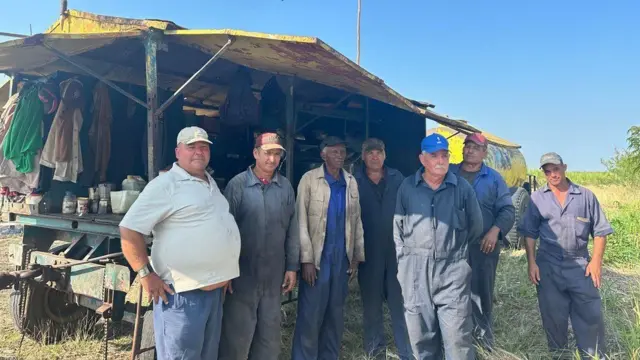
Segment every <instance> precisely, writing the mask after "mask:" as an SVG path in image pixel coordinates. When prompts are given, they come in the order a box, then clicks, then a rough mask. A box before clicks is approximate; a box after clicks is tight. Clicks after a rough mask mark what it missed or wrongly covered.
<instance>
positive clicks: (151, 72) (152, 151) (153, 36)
mask: <svg viewBox="0 0 640 360" xmlns="http://www.w3.org/2000/svg"><path fill="white" fill-rule="evenodd" d="M158 36H159V35H158V34H157V33H156V32H155V31H152V32H150V33H149V36H148V37H147V40H146V42H145V63H146V84H147V176H148V179H149V181H151V179H153V178H154V177H155V176H156V166H157V165H156V146H155V145H156V143H155V140H156V133H157V131H158V113H157V112H156V108H157V106H158V64H157V58H156V55H157V52H158V42H159V39H158Z"/></svg>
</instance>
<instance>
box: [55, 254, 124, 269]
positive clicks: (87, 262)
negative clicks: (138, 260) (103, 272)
mask: <svg viewBox="0 0 640 360" xmlns="http://www.w3.org/2000/svg"><path fill="white" fill-rule="evenodd" d="M123 255H124V254H123V253H122V252H117V253H113V254H107V255H102V256H97V257H94V258H91V259H88V260H84V261H80V262H73V263H68V264H59V265H53V266H51V268H52V269H64V268H68V267H72V266H76V265H84V264H90V263H95V262H99V261H102V260H107V259H113V258H116V257H120V256H123Z"/></svg>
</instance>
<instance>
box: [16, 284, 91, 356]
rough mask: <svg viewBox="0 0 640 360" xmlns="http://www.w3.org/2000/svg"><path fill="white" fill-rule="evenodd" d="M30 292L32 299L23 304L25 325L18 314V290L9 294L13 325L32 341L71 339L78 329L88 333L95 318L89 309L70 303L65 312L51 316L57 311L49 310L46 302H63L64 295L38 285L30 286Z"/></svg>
mask: <svg viewBox="0 0 640 360" xmlns="http://www.w3.org/2000/svg"><path fill="white" fill-rule="evenodd" d="M28 286H29V291H30V292H33V296H30V299H31V300H29V299H27V301H26V302H25V309H26V319H25V320H26V322H25V324H24V327H23V324H22V314H20V298H21V294H20V291H17V290H14V291H12V292H11V294H10V295H9V308H10V312H11V318H12V320H13V325H14V326H15V327H16V329H18V331H20V332H21V333H23V332H24V334H25V335H26V336H28V337H30V338H31V339H33V340H35V341H38V342H43V343H44V344H53V343H57V342H60V341H61V340H62V339H64V338H65V337H67V336H73V335H75V334H76V333H77V331H78V330H86V331H87V332H88V331H90V330H91V328H92V327H93V325H94V324H95V321H93V320H96V321H97V315H95V313H93V312H92V311H91V310H89V309H87V308H84V307H82V306H79V305H75V304H69V305H65V306H69V307H68V308H67V309H65V311H64V313H62V312H57V314H55V316H52V315H51V314H53V313H54V311H56V310H55V309H50V310H49V311H47V309H48V308H49V305H48V304H47V303H46V302H47V301H49V302H51V301H55V302H58V304H60V303H61V302H64V295H65V294H64V293H62V292H60V291H57V290H55V289H52V288H47V287H46V286H44V285H40V284H30V285H28Z"/></svg>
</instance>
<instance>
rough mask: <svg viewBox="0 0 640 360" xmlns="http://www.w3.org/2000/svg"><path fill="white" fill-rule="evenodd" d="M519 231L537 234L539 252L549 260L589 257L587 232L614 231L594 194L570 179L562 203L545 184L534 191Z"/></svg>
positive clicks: (595, 233)
mask: <svg viewBox="0 0 640 360" xmlns="http://www.w3.org/2000/svg"><path fill="white" fill-rule="evenodd" d="M518 231H519V232H520V233H521V234H523V235H524V236H526V237H529V238H532V239H537V238H540V247H539V253H538V256H544V257H545V258H546V259H549V260H565V259H571V258H577V257H588V256H589V254H588V249H587V243H588V241H589V237H590V236H594V237H595V236H607V235H610V234H612V233H613V229H612V228H611V225H610V224H609V222H608V221H607V218H606V216H605V214H604V211H602V208H601V207H600V203H599V202H598V199H597V198H596V196H595V195H594V194H593V193H592V192H591V191H590V190H589V189H587V188H584V187H582V186H579V185H576V184H574V183H572V182H569V193H568V194H567V198H566V200H565V202H564V205H563V206H561V205H560V203H559V202H558V200H557V199H556V197H555V195H554V194H553V192H552V191H551V189H550V188H549V187H548V185H546V186H544V187H543V188H542V189H540V190H538V191H536V192H535V193H533V195H532V196H531V202H530V203H529V207H528V208H527V211H526V213H525V215H524V217H523V219H522V222H521V223H520V224H519V226H518Z"/></svg>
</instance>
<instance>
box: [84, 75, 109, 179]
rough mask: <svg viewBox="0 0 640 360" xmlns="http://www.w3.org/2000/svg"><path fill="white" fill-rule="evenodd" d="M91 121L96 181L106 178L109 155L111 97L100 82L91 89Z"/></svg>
mask: <svg viewBox="0 0 640 360" xmlns="http://www.w3.org/2000/svg"><path fill="white" fill-rule="evenodd" d="M91 112H92V113H93V122H92V123H91V128H90V129H89V146H90V147H91V149H92V152H93V156H94V157H95V173H96V177H97V179H96V180H97V182H105V181H106V180H107V169H108V167H109V160H110V157H111V122H112V120H113V114H112V111H111V98H110V97H109V88H108V87H107V85H105V84H104V83H102V82H100V83H98V85H96V87H95V89H94V90H93V107H92V110H91Z"/></svg>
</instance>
